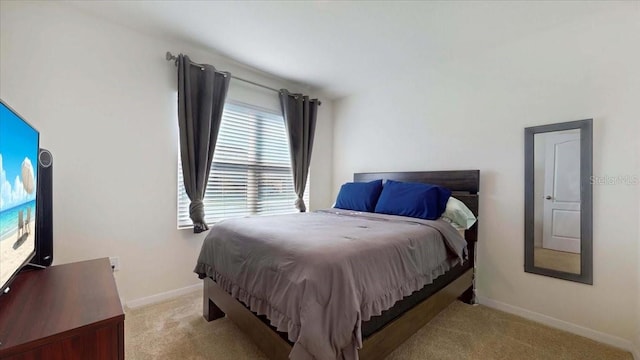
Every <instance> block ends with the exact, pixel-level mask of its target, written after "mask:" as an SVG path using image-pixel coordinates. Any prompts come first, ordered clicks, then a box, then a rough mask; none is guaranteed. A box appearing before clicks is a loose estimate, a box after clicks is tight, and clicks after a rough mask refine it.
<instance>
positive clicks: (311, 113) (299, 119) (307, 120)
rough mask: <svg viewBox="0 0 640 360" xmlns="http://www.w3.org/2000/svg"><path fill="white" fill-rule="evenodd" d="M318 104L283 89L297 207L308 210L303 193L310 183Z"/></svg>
mask: <svg viewBox="0 0 640 360" xmlns="http://www.w3.org/2000/svg"><path fill="white" fill-rule="evenodd" d="M318 105H319V102H318V99H309V97H308V96H304V95H302V94H290V93H289V92H288V91H287V90H285V89H282V90H280V106H281V107H282V115H283V116H284V122H285V124H286V127H287V134H288V135H289V150H290V152H291V170H292V171H293V184H294V188H295V191H296V195H297V196H298V198H297V199H296V208H297V209H298V210H300V212H305V211H307V207H306V205H305V203H304V200H302V196H303V194H304V189H305V187H306V186H307V175H308V174H309V164H310V163H311V150H312V149H313V136H314V134H315V132H316V118H317V114H318Z"/></svg>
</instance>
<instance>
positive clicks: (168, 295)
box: [126, 281, 203, 309]
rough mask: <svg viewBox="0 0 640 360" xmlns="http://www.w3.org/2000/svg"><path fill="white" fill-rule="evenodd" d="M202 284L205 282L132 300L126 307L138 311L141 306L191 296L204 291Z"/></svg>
mask: <svg viewBox="0 0 640 360" xmlns="http://www.w3.org/2000/svg"><path fill="white" fill-rule="evenodd" d="M202 284H203V282H202V281H201V282H200V283H199V284H195V285H191V286H187V287H183V288H180V289H175V290H169V291H165V292H163V293H159V294H155V295H151V296H146V297H143V298H140V299H135V300H130V301H127V304H126V306H127V308H129V309H136V308H139V307H141V306H145V305H151V304H155V303H159V302H161V301H165V300H171V299H173V298H177V297H178V296H181V295H185V294H189V293H191V292H194V291H197V290H199V289H202V286H203V285H202Z"/></svg>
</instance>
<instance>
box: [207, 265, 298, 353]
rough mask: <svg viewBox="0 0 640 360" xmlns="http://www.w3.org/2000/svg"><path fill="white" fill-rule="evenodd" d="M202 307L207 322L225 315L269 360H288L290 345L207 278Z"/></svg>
mask: <svg viewBox="0 0 640 360" xmlns="http://www.w3.org/2000/svg"><path fill="white" fill-rule="evenodd" d="M203 305H204V306H203V316H204V318H205V319H206V320H207V321H211V320H215V319H218V318H221V317H223V316H224V315H225V314H226V315H227V316H228V317H229V319H231V321H233V323H234V324H236V326H238V327H239V328H240V330H242V331H243V332H244V333H245V334H247V336H249V338H251V339H252V340H253V342H254V343H255V344H256V345H258V348H259V349H260V350H262V352H263V353H265V354H266V355H267V356H268V357H269V359H273V360H287V359H289V353H290V352H291V345H289V343H287V342H286V341H285V340H284V339H282V338H281V337H280V336H279V335H278V334H277V333H276V332H275V331H273V330H272V329H271V328H270V327H269V326H267V325H266V324H265V323H263V322H262V321H261V320H260V319H259V318H258V317H257V316H255V315H254V314H253V313H252V312H251V311H249V310H248V309H247V308H246V307H244V306H243V305H242V304H241V303H240V302H239V301H238V300H236V299H234V298H233V297H231V295H229V294H227V292H226V291H224V290H223V289H222V288H221V287H220V286H218V284H216V283H215V281H213V279H211V278H209V277H206V278H204V296H203Z"/></svg>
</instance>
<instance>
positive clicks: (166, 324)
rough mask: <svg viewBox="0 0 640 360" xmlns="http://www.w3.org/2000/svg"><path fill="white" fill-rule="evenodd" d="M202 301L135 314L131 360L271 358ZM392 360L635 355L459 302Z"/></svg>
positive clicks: (191, 298) (130, 319) (627, 358)
mask: <svg viewBox="0 0 640 360" xmlns="http://www.w3.org/2000/svg"><path fill="white" fill-rule="evenodd" d="M201 296H202V295H201V293H193V294H189V295H185V296H182V297H179V298H177V299H174V300H171V301H167V302H164V303H160V304H155V305H150V306H147V307H144V308H139V309H135V310H128V311H127V312H126V319H125V349H126V350H125V352H126V358H127V359H128V360H146V359H154V360H155V359H176V360H196V359H198V360H200V359H215V360H241V359H252V360H253V359H255V360H261V359H266V357H265V356H264V355H263V354H262V353H261V352H260V350H258V348H257V347H256V346H255V345H254V344H253V343H252V342H251V341H250V340H249V339H248V338H247V337H246V336H244V334H243V333H242V332H241V331H240V330H239V329H238V328H237V327H235V325H233V323H231V321H229V320H228V319H227V318H223V319H219V320H215V321H212V322H210V323H207V322H206V321H205V320H204V319H203V318H202V298H201ZM387 359H389V360H423V359H425V360H426V359H429V360H441V359H451V360H464V359H474V360H493V359H495V360H498V359H501V360H502V359H504V360H514V359H517V360H528V359H561V360H569V359H571V360H573V359H575V360H596V359H597V360H605V359H607V360H608V359H611V360H616V359H624V360H632V359H633V358H632V356H631V354H630V353H628V352H624V351H622V350H618V349H615V348H612V347H609V346H607V345H603V344H600V343H597V342H595V341H592V340H589V339H586V338H583V337H580V336H576V335H572V334H569V333H566V332H563V331H559V330H555V329H552V328H549V327H546V326H543V325H540V324H537V323H534V322H531V321H528V320H525V319H522V318H519V317H517V316H513V315H509V314H506V313H502V312H499V311H496V310H493V309H490V308H487V307H484V306H470V305H466V304H464V303H461V302H455V303H453V304H452V305H450V306H449V307H448V308H447V309H445V310H444V311H443V312H442V313H440V314H439V315H438V316H437V317H436V318H434V319H433V320H432V321H431V322H430V323H429V324H428V325H427V326H425V327H424V328H422V329H421V330H420V331H418V332H417V333H416V334H415V335H413V336H412V337H411V338H409V339H408V340H407V341H406V342H405V343H404V344H403V345H402V346H400V348H398V349H397V350H396V351H395V352H394V353H393V354H391V355H390V356H389V357H388V358H387Z"/></svg>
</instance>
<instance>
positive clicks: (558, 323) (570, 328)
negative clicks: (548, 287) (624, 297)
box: [476, 296, 640, 360]
mask: <svg viewBox="0 0 640 360" xmlns="http://www.w3.org/2000/svg"><path fill="white" fill-rule="evenodd" d="M476 299H477V301H478V303H480V304H482V305H484V306H487V307H490V308H493V309H496V310H500V311H504V312H506V313H509V314H513V315H517V316H520V317H523V318H525V319H529V320H531V321H535V322H538V323H541V324H543V325H547V326H550V327H552V328H556V329H560V330H564V331H566V332H570V333H572V334H576V335H580V336H583V337H586V338H589V339H591V340H595V341H598V342H601V343H604V344H607V345H611V346H613V347H617V348H619V349H623V350H626V351H629V352H631V354H633V356H634V358H635V360H640V357H639V356H638V355H639V354H638V349H636V348H635V346H634V345H633V343H632V342H631V341H629V340H626V339H623V338H620V337H617V336H613V335H609V334H605V333H603V332H600V331H596V330H593V329H589V328H586V327H584V326H580V325H576V324H572V323H570V322H567V321H564V320H559V319H556V318H553V317H551V316H547V315H543V314H540V313H537V312H534V311H530V310H527V309H523V308H520V307H517V306H513V305H509V304H506V303H503V302H500V301H497V300H493V299H489V298H487V297H484V296H477V297H476Z"/></svg>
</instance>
